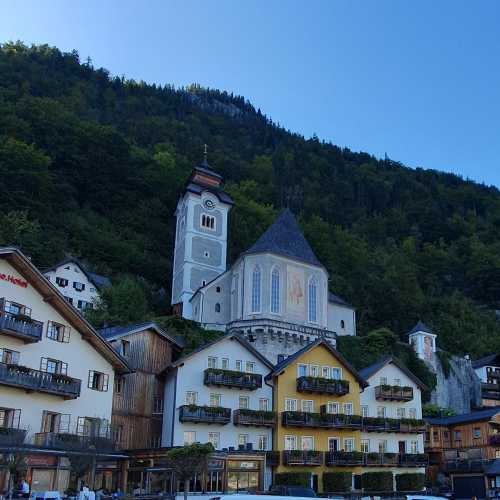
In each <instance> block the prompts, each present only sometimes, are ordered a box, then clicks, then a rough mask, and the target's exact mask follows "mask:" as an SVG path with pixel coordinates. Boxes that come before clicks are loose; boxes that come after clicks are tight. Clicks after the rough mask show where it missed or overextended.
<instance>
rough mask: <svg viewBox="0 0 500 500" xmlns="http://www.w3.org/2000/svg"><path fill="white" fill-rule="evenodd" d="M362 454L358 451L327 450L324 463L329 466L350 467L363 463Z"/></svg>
mask: <svg viewBox="0 0 500 500" xmlns="http://www.w3.org/2000/svg"><path fill="white" fill-rule="evenodd" d="M363 462H364V456H363V453H361V452H360V451H329V452H327V453H326V465H327V466H329V467H351V466H356V465H363Z"/></svg>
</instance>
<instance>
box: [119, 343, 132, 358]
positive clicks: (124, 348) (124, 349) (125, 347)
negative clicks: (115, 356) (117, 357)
mask: <svg viewBox="0 0 500 500" xmlns="http://www.w3.org/2000/svg"><path fill="white" fill-rule="evenodd" d="M121 354H122V356H128V355H129V354H130V342H129V341H128V340H122V342H121Z"/></svg>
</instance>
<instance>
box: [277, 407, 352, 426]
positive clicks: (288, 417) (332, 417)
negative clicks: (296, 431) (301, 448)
mask: <svg viewBox="0 0 500 500" xmlns="http://www.w3.org/2000/svg"><path fill="white" fill-rule="evenodd" d="M281 422H282V424H283V426H285V427H309V428H322V429H361V426H362V418H361V417H360V416H359V415H344V414H335V413H324V412H322V413H308V412H303V411H284V412H283V413H282V416H281Z"/></svg>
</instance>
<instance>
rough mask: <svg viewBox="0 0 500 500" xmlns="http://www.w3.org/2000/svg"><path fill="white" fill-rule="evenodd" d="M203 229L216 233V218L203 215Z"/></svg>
mask: <svg viewBox="0 0 500 500" xmlns="http://www.w3.org/2000/svg"><path fill="white" fill-rule="evenodd" d="M201 227H204V228H205V229H210V230H211V231H215V217H213V216H211V215H205V214H202V215H201Z"/></svg>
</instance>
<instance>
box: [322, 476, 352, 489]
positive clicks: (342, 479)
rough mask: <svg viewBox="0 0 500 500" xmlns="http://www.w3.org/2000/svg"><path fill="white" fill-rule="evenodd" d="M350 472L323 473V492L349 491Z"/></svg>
mask: <svg viewBox="0 0 500 500" xmlns="http://www.w3.org/2000/svg"><path fill="white" fill-rule="evenodd" d="M351 488H352V472H325V473H323V491H324V492H325V493H344V492H347V491H351Z"/></svg>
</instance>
